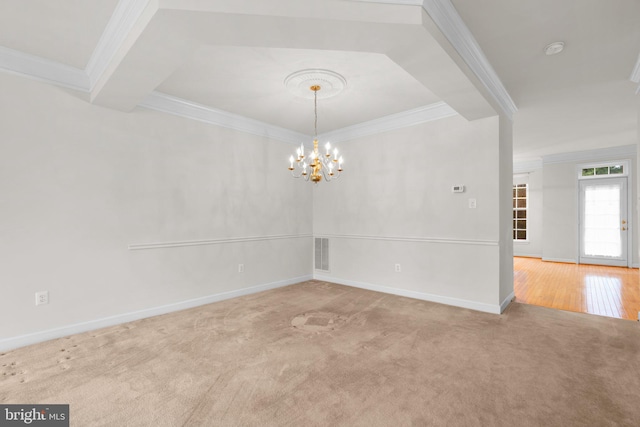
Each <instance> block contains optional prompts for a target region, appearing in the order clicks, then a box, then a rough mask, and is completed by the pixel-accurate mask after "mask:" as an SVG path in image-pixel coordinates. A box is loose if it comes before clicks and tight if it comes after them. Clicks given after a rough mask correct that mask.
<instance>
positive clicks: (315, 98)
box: [313, 90, 318, 139]
mask: <svg viewBox="0 0 640 427" xmlns="http://www.w3.org/2000/svg"><path fill="white" fill-rule="evenodd" d="M313 113H314V122H313V129H314V132H315V137H316V139H318V91H317V90H314V91H313Z"/></svg>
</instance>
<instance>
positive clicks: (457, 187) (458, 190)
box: [451, 185, 464, 193]
mask: <svg viewBox="0 0 640 427" xmlns="http://www.w3.org/2000/svg"><path fill="white" fill-rule="evenodd" d="M451 191H453V192H454V193H464V185H454V186H453V187H451Z"/></svg>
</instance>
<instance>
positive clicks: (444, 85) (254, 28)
mask: <svg viewBox="0 0 640 427" xmlns="http://www.w3.org/2000/svg"><path fill="white" fill-rule="evenodd" d="M53 3H55V5H54V4H53ZM393 3H396V4H393ZM426 3H431V4H435V5H438V4H443V5H445V6H446V3H447V0H429V1H428V2H425V4H426ZM451 3H453V6H455V9H456V10H457V11H458V13H459V15H460V16H461V18H462V20H463V21H464V23H465V24H466V26H467V27H468V28H469V30H470V31H471V33H472V34H473V36H474V37H475V39H476V40H477V42H478V44H479V45H480V47H481V49H482V51H483V52H484V54H485V55H486V57H487V58H488V61H489V63H490V64H491V65H492V66H493V69H495V71H496V73H497V76H498V77H499V79H500V80H501V81H502V83H503V84H504V86H505V87H506V89H507V90H508V92H509V94H510V95H511V98H512V99H513V100H514V101H515V104H516V105H517V107H518V112H517V113H516V114H515V116H514V156H515V158H517V159H526V158H531V157H537V156H542V155H546V154H553V153H560V152H569V151H578V150H585V149H593V148H602V147H611V146H619V145H627V144H632V143H635V142H636V138H637V137H636V135H637V127H638V123H637V115H638V97H637V96H636V95H635V94H634V93H635V87H636V85H634V84H633V83H632V82H630V81H629V76H630V74H631V71H632V70H633V67H634V65H635V63H636V59H637V58H638V53H639V52H640V24H638V22H637V17H638V16H640V1H637V0H563V1H560V2H559V1H557V0H536V1H513V0H484V1H482V2H479V1H477V0H451ZM157 4H158V3H156V2H148V1H147V0H122V1H121V2H120V3H118V2H117V1H116V0H92V1H91V2H87V1H84V0H57V1H55V2H51V1H49V0H3V1H2V2H0V47H4V48H9V49H13V50H15V51H19V52H24V53H27V54H30V55H35V56H38V57H41V58H46V59H48V60H51V61H55V62H56V63H59V64H64V65H67V66H70V67H75V68H76V69H78V71H82V72H86V73H87V74H91V73H90V72H89V70H87V71H85V68H86V67H87V64H88V63H89V60H90V58H91V57H92V55H94V61H93V62H94V65H95V64H97V65H96V66H95V67H93V69H92V70H90V71H91V72H92V73H93V74H92V75H90V76H89V77H90V78H88V79H87V81H89V82H90V83H82V84H79V86H81V87H82V86H83V85H88V86H87V87H86V91H87V92H88V93H89V95H90V98H91V100H92V101H93V102H96V103H100V104H102V105H106V106H111V107H113V108H118V109H122V110H125V111H128V110H131V109H132V108H134V107H135V106H136V105H138V104H139V103H140V102H141V101H142V100H144V99H145V97H146V96H147V95H149V94H150V93H152V92H153V91H157V92H161V93H164V94H167V95H171V96H173V97H177V98H181V99H184V100H187V101H190V102H193V103H197V104H201V105H204V106H208V107H211V108H213V109H217V110H223V111H227V112H230V113H234V114H237V115H242V116H245V117H248V118H251V119H254V120H259V121H262V122H266V123H269V124H271V125H275V126H279V127H283V128H287V129H291V130H293V131H297V132H300V133H305V134H310V133H312V125H313V105H312V103H310V102H309V100H304V99H299V98H296V97H294V96H293V95H292V94H291V93H289V92H288V91H287V90H286V89H285V87H284V84H283V81H284V79H285V77H287V76H288V75H289V74H291V73H292V72H294V71H298V70H301V69H305V68H322V69H330V70H333V71H336V72H338V73H340V74H342V75H343V76H344V77H345V78H346V79H347V88H346V89H345V90H344V91H343V92H342V93H341V94H339V95H337V96H336V97H333V98H329V99H323V100H320V101H319V123H318V125H319V131H320V132H321V133H322V132H328V131H332V130H335V129H340V128H344V127H347V126H351V125H355V124H358V123H362V122H366V121H369V120H373V119H377V118H381V117H383V116H388V115H391V114H396V113H401V112H403V111H406V110H413V109H415V108H416V107H421V106H425V105H429V104H433V103H435V102H438V101H441V100H442V101H445V102H447V103H448V104H449V105H451V106H452V107H453V108H454V109H456V110H457V111H458V112H459V113H461V114H462V115H463V116H465V117H467V118H469V119H473V118H477V117H483V116H486V115H488V114H489V111H490V110H491V108H492V107H491V105H494V107H493V108H495V105H496V104H495V102H494V101H491V100H489V101H487V100H485V99H484V98H483V97H482V96H481V91H484V89H481V91H478V90H477V89H476V87H474V84H475V85H478V84H479V83H478V80H477V79H476V78H475V77H471V78H470V73H471V71H470V70H471V69H473V67H471V68H469V67H466V66H464V65H463V67H462V70H461V69H460V68H458V66H457V65H456V64H458V65H460V64H463V63H461V59H460V57H459V56H457V57H456V55H455V54H453V55H452V47H451V45H449V44H448V42H447V37H446V36H445V35H444V34H443V33H441V32H439V29H438V28H437V26H436V25H435V24H434V22H433V21H431V18H430V17H429V15H427V14H426V12H425V11H424V10H423V9H422V8H421V7H420V6H419V5H420V4H422V2H421V1H417V0H416V1H414V0H402V1H393V0H388V1H376V0H369V1H368V2H367V1H348V0H307V1H305V2H300V1H299V0H269V2H265V1H264V0H262V1H245V2H241V3H240V2H236V1H216V2H200V1H195V0H165V1H164V2H162V3H161V5H162V7H160V8H159V9H158V6H157ZM153 7H155V8H156V9H153ZM132 11H133V12H132ZM134 12H135V13H134ZM112 15H113V16H114V18H113V19H114V21H112V23H111V27H113V28H109V26H108V25H107V24H108V22H109V19H110V17H111V16H112ZM123 16H125V17H127V16H132V17H134V18H135V19H133V18H132V19H130V20H129V21H127V20H126V19H122V17H123ZM117 19H119V20H118V21H117V22H115V20H117ZM114 23H118V25H113V24H114ZM114 28H115V29H116V30H118V31H120V32H119V33H118V32H116V33H114ZM105 29H107V31H106V32H105ZM123 29H126V32H124V33H123ZM103 32H104V36H103V40H102V43H99V41H100V37H101V35H102V34H103ZM123 34H124V35H123ZM557 40H562V41H564V42H565V43H566V46H565V51H564V52H562V53H561V54H559V55H556V56H545V55H544V53H543V51H542V49H543V48H544V46H546V45H547V44H548V43H550V42H553V41H557ZM452 43H453V41H452ZM453 44H454V45H455V43H453ZM99 45H101V46H100V49H98V50H97V51H96V53H94V50H95V49H96V46H99ZM5 50H6V49H5ZM2 53H3V52H2V51H0V68H6V69H11V67H10V65H11V64H9V65H8V64H7V63H5V64H3V63H2V60H3V56H2ZM5 58H6V56H5ZM96 58H98V59H97V60H96ZM100 59H102V61H101V60H100ZM465 60H466V58H465ZM5 62H6V60H5ZM467 64H469V62H468V61H467ZM38 65H39V64H38ZM12 66H13V65H12ZM25 69H29V70H31V68H29V67H25ZM11 70H12V71H16V69H15V66H14V68H13V69H11ZM96 70H97V71H96ZM58 71H59V70H58ZM33 74H34V73H32V75H33ZM44 74H46V73H44V72H43V75H44ZM38 77H42V75H39V76H38ZM69 78H70V79H73V78H75V75H71V77H69ZM54 80H55V79H54ZM480 86H481V84H480ZM483 93H484V95H485V97H486V95H487V93H486V91H484V92H483Z"/></svg>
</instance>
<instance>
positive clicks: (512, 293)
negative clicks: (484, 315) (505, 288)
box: [500, 291, 516, 314]
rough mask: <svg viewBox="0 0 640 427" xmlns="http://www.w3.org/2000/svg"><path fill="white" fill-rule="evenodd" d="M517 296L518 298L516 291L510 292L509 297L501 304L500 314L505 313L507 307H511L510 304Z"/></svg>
mask: <svg viewBox="0 0 640 427" xmlns="http://www.w3.org/2000/svg"><path fill="white" fill-rule="evenodd" d="M515 298H516V291H513V292H511V293H510V294H509V296H508V297H506V298H505V299H504V301H502V304H500V314H502V313H504V311H505V310H506V309H507V307H509V305H510V304H511V303H512V302H513V300H514V299H515Z"/></svg>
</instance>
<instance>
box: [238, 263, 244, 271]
mask: <svg viewBox="0 0 640 427" xmlns="http://www.w3.org/2000/svg"><path fill="white" fill-rule="evenodd" d="M238 273H244V264H238Z"/></svg>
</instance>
